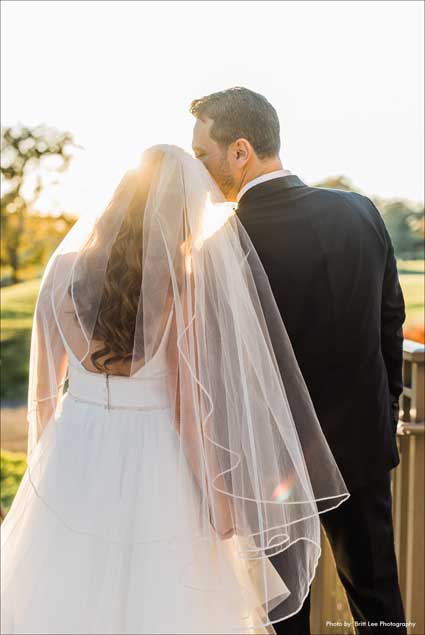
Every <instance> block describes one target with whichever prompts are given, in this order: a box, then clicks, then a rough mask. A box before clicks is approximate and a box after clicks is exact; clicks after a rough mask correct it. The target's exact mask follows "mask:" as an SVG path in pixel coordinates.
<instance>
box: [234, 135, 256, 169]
mask: <svg viewBox="0 0 425 635" xmlns="http://www.w3.org/2000/svg"><path fill="white" fill-rule="evenodd" d="M254 154H255V153H254V149H253V147H252V145H251V144H250V142H249V141H248V140H247V139H244V138H243V137H241V138H240V139H236V141H234V142H233V143H231V144H230V147H229V152H228V159H229V160H230V161H231V162H232V163H233V164H234V165H235V167H238V168H243V167H244V166H245V165H246V164H247V163H249V161H250V160H251V159H252V157H253V155H254Z"/></svg>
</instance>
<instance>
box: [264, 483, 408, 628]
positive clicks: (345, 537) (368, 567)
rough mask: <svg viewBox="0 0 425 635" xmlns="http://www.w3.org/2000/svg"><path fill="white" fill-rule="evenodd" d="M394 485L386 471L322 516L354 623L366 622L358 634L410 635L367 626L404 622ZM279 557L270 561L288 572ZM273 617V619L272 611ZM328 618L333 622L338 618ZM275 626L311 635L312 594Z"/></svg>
mask: <svg viewBox="0 0 425 635" xmlns="http://www.w3.org/2000/svg"><path fill="white" fill-rule="evenodd" d="M390 482H391V481H390V472H387V473H385V475H384V476H383V477H380V478H379V479H376V480H373V481H371V482H370V483H368V484H367V485H365V486H362V487H360V488H359V489H356V490H355V491H353V492H350V494H351V495H350V497H349V498H348V500H347V501H345V502H344V503H342V504H341V505H340V506H339V507H337V508H336V509H333V510H331V511H329V512H326V513H324V514H321V515H320V520H321V523H322V526H323V527H324V529H325V531H326V535H327V537H328V539H329V542H330V545H331V547H332V551H333V554H334V557H335V562H336V566H337V571H338V575H339V578H340V580H341V582H342V584H343V585H344V588H345V591H346V593H347V598H348V601H349V604H350V609H351V612H352V615H353V618H354V620H355V621H357V622H366V626H357V627H356V632H357V633H362V634H363V633H377V632H379V633H398V635H406V633H407V629H406V628H405V627H404V626H403V627H399V628H397V627H389V626H386V627H384V626H382V627H379V626H378V627H374V626H367V624H368V622H377V623H378V624H379V622H380V620H383V621H385V622H405V621H406V619H405V615H404V608H403V603H402V599H401V595H400V588H399V583H398V573H397V562H396V556H395V550H394V532H393V519H392V509H391V506H392V499H391V489H390ZM289 549H291V547H289ZM284 553H285V552H283V554H280V555H284ZM279 557H280V556H279V555H278V556H274V557H272V558H270V560H271V562H272V564H273V565H274V566H275V567H276V569H277V570H278V571H279V570H281V571H284V568H282V567H284V561H283V560H279ZM283 575H284V574H283ZM283 579H284V578H283ZM269 617H270V619H273V611H272V612H271V613H270V615H269ZM324 619H325V620H326V619H329V620H332V621H335V616H333V615H327V616H324ZM273 626H274V629H275V631H276V633H277V635H309V634H310V593H309V594H308V596H307V598H306V600H305V602H304V604H303V606H302V608H301V610H300V611H298V613H296V614H295V615H293V616H292V617H289V618H288V619H286V620H282V621H281V622H277V623H276V624H273ZM335 635H338V634H337V630H336V629H335Z"/></svg>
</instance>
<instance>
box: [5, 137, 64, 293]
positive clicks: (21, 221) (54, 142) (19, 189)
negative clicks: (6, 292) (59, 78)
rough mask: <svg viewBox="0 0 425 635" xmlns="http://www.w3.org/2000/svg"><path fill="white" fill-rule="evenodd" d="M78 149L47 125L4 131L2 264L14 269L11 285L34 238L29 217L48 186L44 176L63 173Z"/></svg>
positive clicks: (16, 280) (15, 279)
mask: <svg viewBox="0 0 425 635" xmlns="http://www.w3.org/2000/svg"><path fill="white" fill-rule="evenodd" d="M76 147H77V146H76V144H75V143H74V140H73V137H72V135H71V134H70V133H69V132H61V131H59V130H56V129H55V128H50V127H47V126H45V125H40V126H36V127H34V128H28V127H25V126H22V125H17V126H11V127H4V128H2V131H1V154H2V159H1V180H2V196H1V217H0V222H1V243H2V245H1V247H2V249H1V254H2V255H1V264H2V265H4V264H8V265H9V266H10V267H11V270H12V276H11V278H12V280H11V281H12V282H18V272H19V269H20V267H21V266H22V264H23V263H22V245H23V242H24V240H25V237H26V238H27V239H29V240H30V239H31V236H29V235H28V218H29V215H30V212H31V209H32V208H33V206H34V203H35V202H36V200H37V198H38V197H39V196H40V194H41V192H42V190H43V188H44V186H45V180H44V179H43V173H46V172H50V173H51V172H56V173H59V172H64V171H65V170H66V169H67V167H68V165H69V163H70V161H71V159H72V151H73V148H76ZM30 177H33V184H32V186H31V183H29V181H31V178H30ZM34 177H35V178H34Z"/></svg>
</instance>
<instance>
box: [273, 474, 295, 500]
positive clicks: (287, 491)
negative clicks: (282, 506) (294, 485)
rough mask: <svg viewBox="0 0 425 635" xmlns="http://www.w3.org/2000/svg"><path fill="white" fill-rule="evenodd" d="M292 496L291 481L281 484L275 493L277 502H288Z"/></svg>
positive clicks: (274, 496)
mask: <svg viewBox="0 0 425 635" xmlns="http://www.w3.org/2000/svg"><path fill="white" fill-rule="evenodd" d="M290 495H291V483H290V481H289V479H286V480H284V481H282V482H281V483H279V485H278V486H277V487H276V488H275V489H274V491H273V498H274V499H275V500H277V501H280V502H283V501H286V500H288V498H289V497H290Z"/></svg>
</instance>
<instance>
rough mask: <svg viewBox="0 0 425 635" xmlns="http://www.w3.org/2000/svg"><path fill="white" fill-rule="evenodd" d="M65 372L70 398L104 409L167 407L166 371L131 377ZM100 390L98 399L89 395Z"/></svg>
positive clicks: (73, 369)
mask: <svg viewBox="0 0 425 635" xmlns="http://www.w3.org/2000/svg"><path fill="white" fill-rule="evenodd" d="M69 371H70V372H69V388H68V391H67V393H66V395H68V397H69V398H70V399H73V400H74V401H79V402H81V403H87V404H90V405H95V406H100V407H103V408H104V409H105V410H164V409H166V408H169V407H170V404H169V395H168V389H167V381H166V380H167V372H164V373H161V374H159V375H155V376H152V377H150V376H147V377H138V378H135V377H121V376H116V375H109V374H108V373H102V374H101V373H81V372H80V371H79V370H78V369H75V368H72V367H70V369H69ZM111 377H112V379H110V378H111ZM100 391H101V392H102V395H99V396H101V399H100V400H96V399H95V398H92V395H93V393H94V394H95V395H96V393H97V394H99V393H100ZM117 398H118V399H117ZM117 401H120V402H122V403H117ZM147 402H150V403H147Z"/></svg>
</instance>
